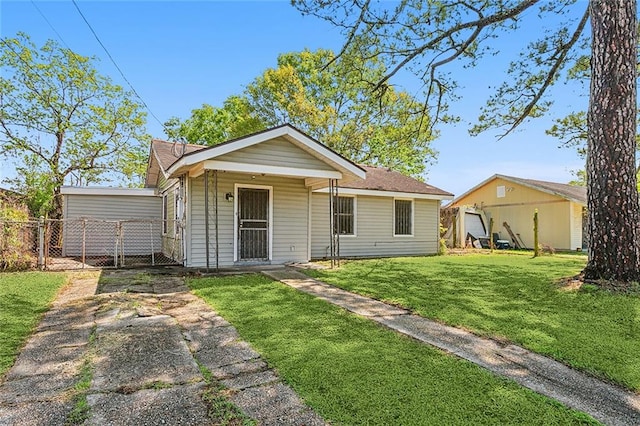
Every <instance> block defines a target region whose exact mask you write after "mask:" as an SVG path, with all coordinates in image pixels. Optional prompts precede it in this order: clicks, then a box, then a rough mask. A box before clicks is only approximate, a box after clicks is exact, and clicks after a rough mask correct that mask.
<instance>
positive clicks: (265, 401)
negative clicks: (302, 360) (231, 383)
mask: <svg viewBox="0 0 640 426" xmlns="http://www.w3.org/2000/svg"><path fill="white" fill-rule="evenodd" d="M231 400H232V401H233V403H234V404H236V405H238V406H239V407H240V408H241V409H242V411H244V412H245V413H246V414H247V415H248V416H250V417H252V418H254V419H256V420H258V421H259V422H260V424H261V425H308V426H311V425H324V424H325V422H324V421H323V420H322V419H321V418H320V417H319V416H317V415H316V414H314V413H312V412H311V410H309V408H308V407H307V406H306V405H305V404H304V402H302V400H301V399H300V398H299V397H298V395H297V394H296V393H295V392H294V391H293V390H291V388H290V387H288V386H286V385H284V384H282V383H276V384H272V385H266V386H258V387H252V388H247V389H245V390H242V391H239V392H237V393H236V394H234V395H233V396H232V397H231Z"/></svg>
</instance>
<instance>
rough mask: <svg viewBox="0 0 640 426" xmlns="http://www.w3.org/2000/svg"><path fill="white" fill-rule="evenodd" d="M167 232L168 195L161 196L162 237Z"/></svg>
mask: <svg viewBox="0 0 640 426" xmlns="http://www.w3.org/2000/svg"><path fill="white" fill-rule="evenodd" d="M168 232H169V194H167V193H166V192H164V193H163V194H162V235H167V233H168Z"/></svg>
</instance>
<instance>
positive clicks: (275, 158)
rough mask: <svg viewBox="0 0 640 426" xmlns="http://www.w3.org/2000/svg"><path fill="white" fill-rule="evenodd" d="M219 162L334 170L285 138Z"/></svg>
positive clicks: (254, 146)
mask: <svg viewBox="0 0 640 426" xmlns="http://www.w3.org/2000/svg"><path fill="white" fill-rule="evenodd" d="M215 159H216V160H219V161H230V162H234V163H246V164H256V165H265V166H283V167H293V168H300V169H310V170H311V169H312V170H333V168H332V167H331V166H330V165H328V164H327V163H325V162H324V161H321V160H319V159H317V158H316V157H314V156H313V155H311V154H309V153H308V152H306V151H304V150H303V149H301V148H298V147H297V146H295V145H293V144H292V143H291V142H289V141H287V140H286V139H284V138H277V139H273V140H270V141H268V142H264V143H261V144H258V145H253V146H250V147H248V148H244V149H240V150H238V151H234V152H231V153H229V154H225V155H222V156H220V157H216V158H215Z"/></svg>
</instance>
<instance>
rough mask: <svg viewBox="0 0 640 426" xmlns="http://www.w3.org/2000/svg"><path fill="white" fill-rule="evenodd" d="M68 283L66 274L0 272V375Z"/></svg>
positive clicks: (9, 365) (11, 363)
mask: <svg viewBox="0 0 640 426" xmlns="http://www.w3.org/2000/svg"><path fill="white" fill-rule="evenodd" d="M65 283H66V275H65V274H63V273H51V272H15V273H0V376H2V375H3V374H4V373H5V372H6V371H7V370H8V369H9V367H11V365H13V362H14V361H15V358H16V356H17V355H18V351H19V350H20V348H21V347H22V345H23V343H24V341H25V340H26V338H27V337H28V336H29V335H30V334H31V332H32V331H33V329H34V327H35V326H36V325H37V323H38V320H39V319H40V317H41V315H42V314H43V313H44V312H46V311H47V309H48V308H49V305H50V303H51V302H52V301H53V299H54V297H55V295H56V293H57V291H58V290H59V289H60V287H62V285H63V284H65Z"/></svg>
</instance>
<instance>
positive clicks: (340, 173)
mask: <svg viewBox="0 0 640 426" xmlns="http://www.w3.org/2000/svg"><path fill="white" fill-rule="evenodd" d="M275 138H284V139H286V140H288V141H289V142H290V143H291V144H293V145H295V146H297V147H298V148H300V149H302V150H304V151H306V152H307V153H308V154H310V155H311V156H313V157H316V158H317V159H319V160H321V161H323V162H325V163H326V164H328V165H330V166H331V167H332V168H333V169H335V170H336V172H332V174H331V175H332V176H335V177H336V178H337V177H342V178H343V179H346V180H351V179H364V177H365V171H364V169H362V168H361V167H360V166H358V165H357V164H355V163H354V162H352V161H351V160H349V159H347V158H345V157H343V156H342V155H340V154H338V153H337V152H335V151H333V150H332V149H330V148H328V147H327V146H325V145H323V144H321V143H320V142H318V141H317V140H315V139H313V138H311V137H310V136H308V135H306V134H305V133H303V132H301V131H300V130H298V129H296V128H295V127H293V126H291V125H289V124H285V125H282V126H278V127H274V128H271V129H267V130H264V131H262V132H258V133H254V134H251V135H248V136H243V137H241V138H237V139H234V140H230V141H227V142H224V143H221V144H218V145H215V146H211V147H201V146H199V145H190V144H189V145H182V147H184V150H185V152H184V154H183V155H181V156H180V157H176V155H174V154H175V153H172V152H171V151H170V150H169V147H168V146H167V144H168V143H166V142H165V143H161V142H160V141H154V143H153V144H152V149H151V153H152V155H153V158H150V159H149V165H148V169H147V170H148V176H147V185H150V183H151V182H153V181H154V177H153V176H149V175H150V174H151V173H153V172H155V164H154V161H155V162H156V163H157V166H158V167H159V168H160V169H161V170H162V172H163V173H164V174H165V176H167V177H175V176H178V175H180V174H182V173H184V172H186V171H187V170H190V169H191V168H193V167H195V166H196V165H202V163H203V162H206V161H208V160H213V159H216V158H218V157H221V156H223V155H225V154H228V153H231V152H234V151H238V150H241V149H243V148H248V147H250V146H253V145H257V144H259V143H262V142H266V141H269V140H272V139H275ZM171 146H172V147H173V146H174V145H173V144H171ZM178 147H180V145H178ZM171 149H173V148H171ZM172 156H173V157H175V158H176V159H175V160H174V159H173V158H172ZM280 169H282V170H284V168H283V167H270V168H269V170H270V171H273V173H276V174H277V173H278V172H279V171H280ZM296 172H297V173H304V172H305V171H304V170H303V171H300V170H296ZM309 172H310V171H309ZM320 175H327V173H320ZM320 175H318V176H314V175H313V174H310V176H309V177H320ZM155 179H157V173H156V176H155Z"/></svg>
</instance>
